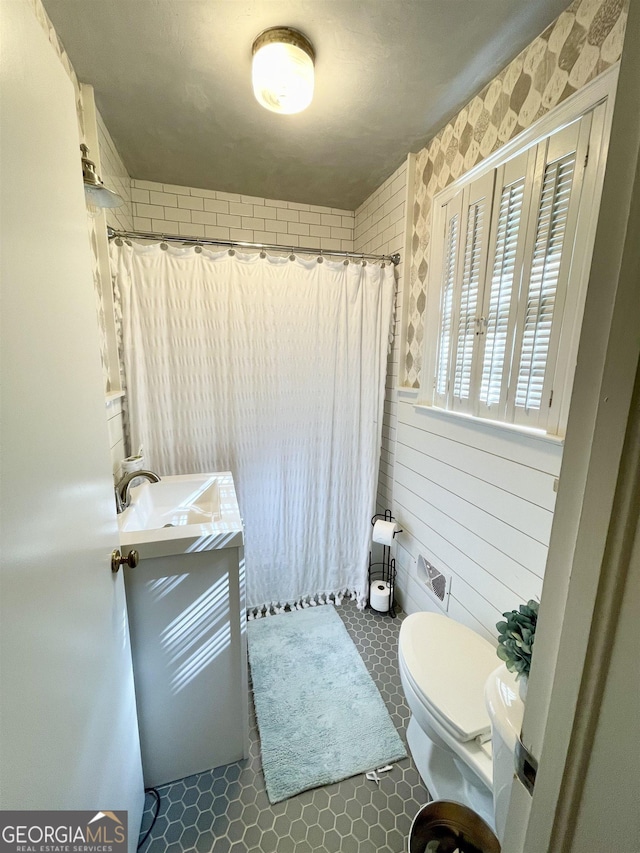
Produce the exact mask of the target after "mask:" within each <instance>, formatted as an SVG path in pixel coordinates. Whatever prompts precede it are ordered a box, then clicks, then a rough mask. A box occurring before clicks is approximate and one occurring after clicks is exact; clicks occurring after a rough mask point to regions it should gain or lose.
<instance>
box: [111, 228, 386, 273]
mask: <svg viewBox="0 0 640 853" xmlns="http://www.w3.org/2000/svg"><path fill="white" fill-rule="evenodd" d="M107 235H108V237H109V239H110V240H114V239H115V238H117V237H119V238H121V239H127V238H130V239H132V240H161V241H162V242H164V243H182V244H183V245H185V246H186V245H189V246H190V245H193V244H195V245H196V246H228V247H229V248H233V249H235V248H241V249H273V250H274V251H277V252H291V253H292V254H295V253H296V252H297V253H298V254H303V255H330V256H332V257H336V258H357V259H358V260H360V261H362V260H367V261H389V262H390V263H392V264H394V265H397V264H399V263H400V253H399V252H396V253H395V254H393V255H372V254H368V253H367V252H338V251H337V250H329V249H306V248H304V247H303V246H287V245H286V243H285V244H284V245H282V246H279V245H277V244H276V243H246V242H243V241H240V240H208V239H205V238H204V237H184V236H181V237H177V236H176V235H175V234H154V233H153V232H145V231H116V230H115V229H113V228H111V227H110V226H109V227H108V228H107Z"/></svg>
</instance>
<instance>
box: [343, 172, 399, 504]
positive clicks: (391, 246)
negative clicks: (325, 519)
mask: <svg viewBox="0 0 640 853" xmlns="http://www.w3.org/2000/svg"><path fill="white" fill-rule="evenodd" d="M407 174H408V172H407V162H404V163H403V164H402V166H400V168H399V169H397V170H396V171H395V172H394V173H393V174H392V175H390V176H389V177H388V178H387V180H386V181H385V182H384V183H383V184H382V186H380V187H378V189H377V190H376V191H375V192H373V193H372V194H371V195H370V196H369V198H368V199H366V201H364V202H363V203H362V204H361V205H360V207H359V208H358V209H357V210H356V213H355V231H354V242H353V246H354V251H355V252H366V253H372V254H380V255H392V254H394V253H395V252H399V253H400V263H399V264H398V265H397V266H396V281H397V284H396V300H395V306H394V319H393V329H392V333H393V339H392V343H391V348H390V351H389V357H388V360H387V381H386V389H385V402H384V417H383V420H382V451H381V457H380V473H379V476H378V491H377V497H376V511H377V512H384V511H385V510H386V509H389V508H391V507H392V504H393V479H394V460H395V444H396V414H395V407H396V402H395V400H396V389H397V386H398V371H399V362H400V337H401V336H400V323H401V318H402V298H403V290H404V270H405V268H406V264H405V252H406V247H405V235H406V232H407V211H406V201H407Z"/></svg>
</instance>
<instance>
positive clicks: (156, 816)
mask: <svg viewBox="0 0 640 853" xmlns="http://www.w3.org/2000/svg"><path fill="white" fill-rule="evenodd" d="M144 792H145V794H153V796H154V797H155V798H156V813H155V814H154V816H153V820H152V821H151V826H150V827H149V829H148V830H147V831H146V833H145V836H144V838H143V839H142V841H140V842H139V843H138V846H137V848H136V850H139V849H140V848H141V847H142V845H143V844H144V842H145V841H146V840H147V838H148V837H149V836H150V835H151V830H152V829H153V827H154V826H155V825H156V821H157V820H158V814H159V812H160V794H159V793H158V792H157V791H156V789H155V788H145V789H144Z"/></svg>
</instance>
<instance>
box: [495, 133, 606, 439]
mask: <svg viewBox="0 0 640 853" xmlns="http://www.w3.org/2000/svg"><path fill="white" fill-rule="evenodd" d="M588 121H589V120H588V119H586V120H585V119H583V120H581V121H578V122H574V123H573V124H572V125H570V126H569V127H567V128H565V129H564V130H562V131H560V132H559V133H557V134H554V136H552V137H550V138H549V139H548V140H545V141H544V142H543V143H541V144H540V145H539V146H538V160H539V164H540V171H541V180H540V182H539V186H538V187H536V191H535V192H534V199H533V203H534V204H535V205H536V207H535V216H533V217H532V220H531V228H530V234H529V239H528V240H527V244H528V247H529V251H528V257H527V262H526V267H525V275H524V278H523V288H522V295H521V300H520V301H521V304H520V306H519V312H518V323H517V328H518V333H517V338H516V347H515V353H514V369H513V379H512V383H511V384H512V387H511V389H510V395H509V396H510V401H509V414H510V418H509V419H510V420H514V421H515V422H516V423H524V424H528V425H529V426H536V427H545V426H546V422H547V415H548V411H549V405H550V400H551V390H552V387H551V383H552V380H553V374H554V369H555V355H556V350H557V341H558V337H559V332H560V326H561V320H562V309H563V306H564V296H565V290H566V285H567V281H568V278H569V268H570V264H571V254H572V250H573V244H574V239H575V229H576V222H577V211H578V206H579V202H580V190H581V185H582V176H583V172H584V167H583V163H584V157H585V153H586V146H587V144H588V128H587V129H586V130H587V132H585V128H584V127H583V126H582V124H583V123H585V122H586V123H587V124H588ZM581 131H582V132H581Z"/></svg>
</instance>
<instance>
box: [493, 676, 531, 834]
mask: <svg viewBox="0 0 640 853" xmlns="http://www.w3.org/2000/svg"><path fill="white" fill-rule="evenodd" d="M484 697H485V703H486V706H487V712H488V714H489V719H490V720H491V748H492V753H493V810H494V816H495V826H496V835H497V836H498V839H499V840H500V842H501V843H502V841H503V839H504V829H505V825H506V822H507V812H508V811H509V800H510V798H511V784H512V782H513V776H514V772H515V749H516V742H517V740H518V738H519V737H520V731H521V729H522V718H523V716H524V704H523V702H522V700H521V699H520V696H519V695H518V685H517V683H516V679H515V676H513V675H512V674H511V673H510V672H509V670H508V669H507V668H506V666H505V665H504V664H502V666H499V667H498V668H497V669H496V670H495V671H494V672H492V673H491V675H490V676H489V678H488V679H487V682H486V684H485V688H484Z"/></svg>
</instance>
